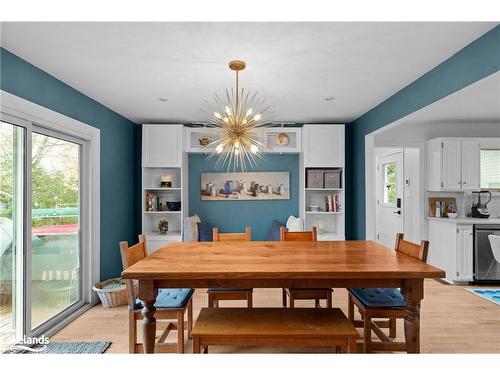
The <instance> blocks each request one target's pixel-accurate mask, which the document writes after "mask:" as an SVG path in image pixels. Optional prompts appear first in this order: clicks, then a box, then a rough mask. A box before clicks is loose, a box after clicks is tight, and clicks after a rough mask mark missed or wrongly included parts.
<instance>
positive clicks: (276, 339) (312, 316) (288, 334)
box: [191, 308, 358, 353]
mask: <svg viewBox="0 0 500 375" xmlns="http://www.w3.org/2000/svg"><path fill="white" fill-rule="evenodd" d="M191 335H192V337H193V353H200V352H201V350H202V349H204V350H205V351H207V347H208V346H209V345H224V346H227V345H230V346H331V347H336V348H338V347H344V348H345V350H346V351H347V353H355V352H356V338H357V337H358V332H357V330H356V328H354V326H353V325H352V323H351V322H350V321H349V319H347V317H346V316H345V315H344V313H343V312H342V310H340V309H313V308H297V309H283V308H253V309H248V308H222V309H216V308H203V309H201V312H200V315H199V316H198V319H197V320H196V323H195V326H194V328H193V331H192V333H191Z"/></svg>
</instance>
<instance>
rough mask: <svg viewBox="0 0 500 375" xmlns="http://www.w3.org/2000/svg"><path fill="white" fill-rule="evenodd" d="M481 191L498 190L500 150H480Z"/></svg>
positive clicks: (499, 187)
mask: <svg viewBox="0 0 500 375" xmlns="http://www.w3.org/2000/svg"><path fill="white" fill-rule="evenodd" d="M481 189H500V150H481Z"/></svg>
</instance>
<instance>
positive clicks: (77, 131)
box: [0, 90, 101, 331]
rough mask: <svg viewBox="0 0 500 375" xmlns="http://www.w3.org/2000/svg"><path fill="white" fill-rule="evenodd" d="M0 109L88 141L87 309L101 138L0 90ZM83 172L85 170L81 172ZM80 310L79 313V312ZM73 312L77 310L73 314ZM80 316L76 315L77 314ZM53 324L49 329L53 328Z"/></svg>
mask: <svg viewBox="0 0 500 375" xmlns="http://www.w3.org/2000/svg"><path fill="white" fill-rule="evenodd" d="M0 104H1V105H0V109H1V112H2V113H5V114H7V115H11V116H15V117H18V118H21V119H25V120H28V121H30V122H32V123H36V124H39V125H42V126H43V127H44V128H47V129H49V130H54V131H57V132H62V133H65V134H68V135H70V136H72V137H76V138H80V139H82V140H84V141H86V142H87V144H88V148H89V149H88V152H87V153H86V154H87V160H86V161H87V165H88V166H89V168H88V173H87V175H86V176H85V183H86V184H87V186H86V187H87V189H88V190H87V191H88V194H89V199H88V200H87V203H86V207H82V209H83V210H87V213H88V214H87V215H86V218H87V219H86V220H87V223H86V224H87V225H86V227H87V228H89V233H87V236H88V239H87V241H88V242H87V243H88V244H89V245H90V251H89V252H88V253H87V254H83V256H87V257H88V259H87V262H86V263H87V264H88V265H89V267H88V270H87V271H86V275H85V277H84V279H85V284H84V285H83V291H84V293H83V295H82V300H83V301H84V302H85V305H84V307H82V312H83V310H87V309H88V308H89V306H91V305H94V304H95V303H97V301H98V299H97V296H96V294H95V293H93V291H92V286H93V285H94V284H95V283H96V282H98V281H99V280H100V218H101V203H100V175H101V174H100V159H101V158H100V137H101V131H100V130H99V129H97V128H94V127H93V126H90V125H87V124H85V123H83V122H80V121H77V120H75V119H72V118H70V117H68V116H65V115H62V114H60V113H58V112H55V111H52V110H50V109H48V108H45V107H42V106H40V105H38V104H35V103H33V102H30V101H28V100H25V99H23V98H20V97H18V96H16V95H13V94H10V93H8V92H6V91H3V90H0ZM84 173H85V172H84ZM80 313H81V312H80ZM75 315H76V313H75ZM78 315H79V314H78ZM70 320H71V318H70V317H69V319H64V320H63V322H62V324H61V323H60V324H58V325H57V326H58V328H60V327H62V326H63V325H64V324H67V323H68V322H69V321H70ZM54 328H55V327H53V328H52V329H50V331H55V329H54Z"/></svg>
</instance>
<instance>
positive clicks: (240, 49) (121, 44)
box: [1, 22, 496, 123]
mask: <svg viewBox="0 0 500 375" xmlns="http://www.w3.org/2000/svg"><path fill="white" fill-rule="evenodd" d="M495 25H496V23H487V22H483V23H481V22H466V23H458V22H455V23H453V22H451V23H450V22H442V23H346V22H344V23H339V22H337V23H110V22H106V23H51V22H46V23H18V22H16V23H2V30H1V31H2V32H1V45H2V46H3V47H5V48H6V49H8V50H9V51H11V52H13V53H14V54H16V55H18V56H20V57H22V58H23V59H25V60H27V61H29V62H30V63H32V64H34V65H35V66H37V67H39V68H41V69H42V70H44V71H46V72H48V73H50V74H51V75H53V76H54V77H56V78H58V79H60V80H62V81H63V82H65V83H67V84H69V85H70V86H72V87H74V88H76V89H77V90H80V91H81V92H83V93H84V94H86V95H88V96H89V97H91V98H93V99H95V100H97V101H98V102H100V103H102V104H104V105H106V106H107V107H109V108H111V109H113V110H114V111H116V112H118V113H120V114H122V115H123V116H125V117H127V118H129V119H131V120H133V121H135V122H137V123H148V122H172V123H174V122H195V121H204V120H207V119H206V118H204V117H203V114H202V113H201V111H200V110H199V108H200V106H201V105H202V103H203V101H204V100H205V99H211V98H212V97H213V94H214V92H216V91H217V92H219V93H220V92H222V91H223V90H224V89H225V88H226V87H231V86H232V85H233V79H234V76H233V74H232V73H231V72H230V71H229V69H228V68H227V62H228V61H230V60H232V59H243V60H245V61H246V62H247V69H246V70H245V71H244V72H243V73H242V74H241V76H240V77H241V78H240V81H241V84H242V86H244V87H247V88H248V89H252V90H257V91H259V92H260V93H261V94H263V95H264V96H265V97H266V99H267V101H268V102H269V103H271V104H272V107H273V109H274V110H275V115H274V117H273V120H275V121H290V122H341V123H343V122H349V121H352V120H354V119H356V118H357V117H359V116H360V115H362V114H363V113H365V112H367V111H368V110H369V109H371V108H373V107H374V106H375V105H377V104H379V103H380V102H382V101H383V100H385V99H386V98H387V97H389V96H391V95H392V94H394V93H395V92H397V91H398V90H399V89H401V88H403V87H404V86H406V85H408V84H409V83H411V82H412V81H414V80H415V79H417V78H418V77H420V76H421V75H422V74H424V73H426V72H427V71H429V70H430V69H432V68H433V67H435V66H436V65H438V64H439V63H441V62H442V61H444V60H446V59H447V58H449V57H450V56H451V55H453V54H454V53H456V52H457V51H459V50H460V49H462V48H463V47H464V46H466V45H467V44H468V43H470V42H471V41H473V40H475V39H476V38H478V37H479V36H481V35H482V34H484V33H485V32H487V31H488V30H490V29H491V28H493V27H494V26H495ZM327 97H334V98H335V99H334V100H331V101H326V100H325V98H327ZM159 98H167V99H168V100H167V101H166V102H161V101H160V100H158V99H159Z"/></svg>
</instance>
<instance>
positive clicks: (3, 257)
mask: <svg viewBox="0 0 500 375" xmlns="http://www.w3.org/2000/svg"><path fill="white" fill-rule="evenodd" d="M23 151H24V129H23V128H21V127H18V126H15V125H11V124H8V123H5V122H0V351H2V350H4V349H6V348H7V347H9V346H10V345H11V344H12V343H13V342H14V341H15V340H16V338H17V337H16V336H18V335H20V330H19V329H18V328H17V327H19V326H20V323H21V322H20V321H19V319H17V318H16V316H21V315H22V314H19V312H20V304H21V303H22V296H23V295H22V263H21V262H22V248H23V244H22V238H23V228H22V223H23V220H22V210H23V203H22V202H23V173H24V167H23V163H24V161H23V155H24V153H23Z"/></svg>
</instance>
